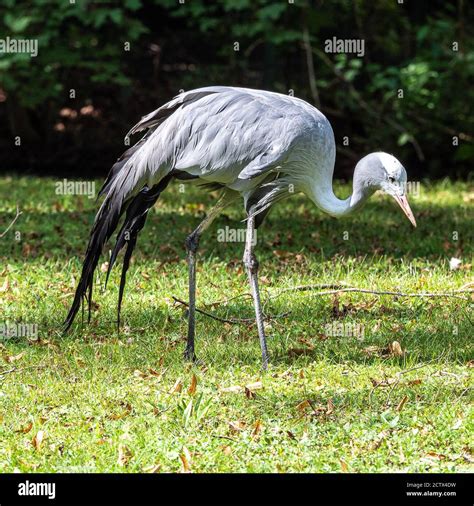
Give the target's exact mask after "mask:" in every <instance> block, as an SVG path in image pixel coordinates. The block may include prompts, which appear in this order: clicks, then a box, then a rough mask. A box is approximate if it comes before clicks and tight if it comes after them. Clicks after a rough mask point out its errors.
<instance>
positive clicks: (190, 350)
mask: <svg viewBox="0 0 474 506" xmlns="http://www.w3.org/2000/svg"><path fill="white" fill-rule="evenodd" d="M237 196H238V194H236V193H235V192H233V191H227V190H225V191H224V193H223V194H222V195H221V196H220V198H219V200H218V201H217V202H216V205H215V206H214V207H213V208H212V209H211V210H210V211H209V213H208V215H207V216H206V217H205V218H204V220H203V221H202V222H201V223H200V224H199V225H198V227H197V228H196V230H194V232H193V233H192V234H190V235H189V236H188V237H187V239H186V242H185V246H186V251H187V253H188V268H189V308H188V339H187V344H186V349H185V351H184V358H186V359H187V360H195V359H196V355H195V353H194V337H195V333H196V254H197V250H198V246H199V239H200V238H201V235H202V233H203V232H204V231H205V230H206V229H207V228H208V227H209V226H210V225H211V223H212V222H213V221H214V220H215V219H216V217H217V216H218V215H219V214H220V213H221V212H222V210H223V209H224V208H225V207H227V206H228V205H229V204H230V203H231V202H233V201H234V200H235V199H236V198H237Z"/></svg>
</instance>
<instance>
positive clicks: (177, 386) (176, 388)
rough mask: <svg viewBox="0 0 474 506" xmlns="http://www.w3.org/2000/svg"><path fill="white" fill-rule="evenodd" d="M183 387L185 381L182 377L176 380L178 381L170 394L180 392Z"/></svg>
mask: <svg viewBox="0 0 474 506" xmlns="http://www.w3.org/2000/svg"><path fill="white" fill-rule="evenodd" d="M182 389H183V382H182V381H181V379H180V378H178V379H177V380H176V383H175V384H174V385H173V388H172V389H171V390H170V394H174V393H179V392H181V390H182Z"/></svg>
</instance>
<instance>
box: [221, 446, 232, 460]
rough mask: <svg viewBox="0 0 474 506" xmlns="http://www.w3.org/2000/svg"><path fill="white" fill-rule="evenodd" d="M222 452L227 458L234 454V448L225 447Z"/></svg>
mask: <svg viewBox="0 0 474 506" xmlns="http://www.w3.org/2000/svg"><path fill="white" fill-rule="evenodd" d="M222 451H223V453H224V455H226V456H227V457H228V456H229V455H231V454H232V448H231V447H230V446H224V448H223V449H222Z"/></svg>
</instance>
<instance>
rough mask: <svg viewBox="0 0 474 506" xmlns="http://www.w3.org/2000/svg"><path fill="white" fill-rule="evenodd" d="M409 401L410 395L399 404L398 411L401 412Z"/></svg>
mask: <svg viewBox="0 0 474 506" xmlns="http://www.w3.org/2000/svg"><path fill="white" fill-rule="evenodd" d="M407 400H408V395H405V397H404V398H403V399H402V400H401V401H400V402H399V403H398V406H397V411H401V410H402V409H403V406H405V403H406V402H407Z"/></svg>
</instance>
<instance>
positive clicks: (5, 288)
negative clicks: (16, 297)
mask: <svg viewBox="0 0 474 506" xmlns="http://www.w3.org/2000/svg"><path fill="white" fill-rule="evenodd" d="M8 290H10V281H9V280H8V278H5V281H4V282H3V285H2V286H0V292H8Z"/></svg>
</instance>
